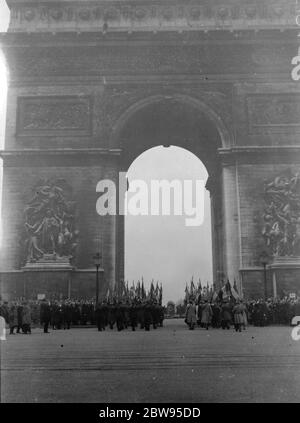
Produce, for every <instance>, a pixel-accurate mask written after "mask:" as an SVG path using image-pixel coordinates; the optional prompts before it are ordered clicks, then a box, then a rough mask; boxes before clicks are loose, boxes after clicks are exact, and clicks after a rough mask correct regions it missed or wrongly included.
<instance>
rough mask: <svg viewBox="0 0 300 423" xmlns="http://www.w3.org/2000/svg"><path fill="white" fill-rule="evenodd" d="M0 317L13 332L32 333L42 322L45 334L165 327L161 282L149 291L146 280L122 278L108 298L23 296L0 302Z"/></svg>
mask: <svg viewBox="0 0 300 423" xmlns="http://www.w3.org/2000/svg"><path fill="white" fill-rule="evenodd" d="M0 316H3V317H4V319H5V321H6V323H7V324H8V325H9V328H10V334H12V335H13V334H14V333H25V334H30V333H31V326H32V325H34V326H38V325H39V324H40V325H42V327H43V331H44V333H49V328H50V329H52V330H59V329H64V330H66V329H70V328H71V327H72V326H73V327H74V326H75V327H76V326H79V325H80V326H87V325H96V326H97V328H98V331H104V330H105V329H107V328H109V329H111V330H113V329H114V328H115V329H117V330H118V331H122V330H124V329H130V330H132V331H135V330H136V329H143V330H146V331H149V330H150V328H153V329H157V328H158V327H162V326H163V320H164V307H163V306H162V285H160V286H159V285H158V283H157V284H156V287H155V286H154V283H153V281H152V282H151V286H150V289H149V291H148V292H147V291H146V289H145V288H144V282H143V280H142V283H140V282H138V283H137V285H136V286H135V285H134V283H133V285H132V286H131V288H130V289H129V288H128V283H127V285H125V283H124V282H123V281H121V282H120V283H119V284H118V285H117V286H115V288H114V289H113V290H110V289H108V291H107V293H106V296H105V298H103V299H102V300H101V301H99V302H98V304H96V302H95V300H94V299H93V300H78V299H73V300H71V299H68V300H64V301H59V300H52V301H48V300H46V299H43V300H41V301H37V300H30V301H26V300H24V299H21V300H15V301H11V302H7V301H0Z"/></svg>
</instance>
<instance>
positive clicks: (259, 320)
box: [185, 297, 300, 332]
mask: <svg viewBox="0 0 300 423" xmlns="http://www.w3.org/2000/svg"><path fill="white" fill-rule="evenodd" d="M294 316H300V299H299V298H293V299H291V298H288V297H285V298H281V299H274V298H269V299H267V300H263V299H258V300H256V301H243V300H242V299H238V300H236V299H233V298H230V299H226V300H221V301H215V302H209V301H208V300H204V301H199V302H198V303H197V302H195V301H194V300H193V299H190V300H189V303H188V305H187V307H186V315H185V321H186V323H187V324H188V326H189V329H191V330H192V329H194V328H195V326H196V325H198V326H201V327H204V328H206V329H207V330H208V328H209V327H210V326H211V327H213V328H220V327H221V328H222V329H226V328H227V329H229V328H230V327H231V326H232V325H234V327H235V330H236V331H239V332H240V331H241V330H242V328H243V329H246V326H247V324H250V325H253V326H261V327H262V326H268V325H272V324H273V325H290V324H291V321H292V318H293V317H294Z"/></svg>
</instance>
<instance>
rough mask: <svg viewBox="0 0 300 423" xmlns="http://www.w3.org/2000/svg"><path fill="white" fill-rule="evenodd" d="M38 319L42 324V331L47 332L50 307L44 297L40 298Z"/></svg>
mask: <svg viewBox="0 0 300 423" xmlns="http://www.w3.org/2000/svg"><path fill="white" fill-rule="evenodd" d="M40 321H41V325H44V333H49V332H48V327H49V324H50V321H51V308H50V305H49V303H48V302H47V301H46V300H45V299H44V300H42V303H41V308H40Z"/></svg>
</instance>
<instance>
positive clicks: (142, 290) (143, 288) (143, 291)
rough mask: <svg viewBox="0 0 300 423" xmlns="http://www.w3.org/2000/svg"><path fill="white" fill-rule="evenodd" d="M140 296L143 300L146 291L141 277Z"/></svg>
mask: <svg viewBox="0 0 300 423" xmlns="http://www.w3.org/2000/svg"><path fill="white" fill-rule="evenodd" d="M141 297H142V300H145V299H146V291H145V287H144V280H143V278H142V289H141Z"/></svg>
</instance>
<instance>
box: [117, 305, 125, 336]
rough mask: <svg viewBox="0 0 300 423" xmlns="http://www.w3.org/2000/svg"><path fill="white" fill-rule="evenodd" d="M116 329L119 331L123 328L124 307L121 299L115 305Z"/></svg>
mask: <svg viewBox="0 0 300 423" xmlns="http://www.w3.org/2000/svg"><path fill="white" fill-rule="evenodd" d="M115 313H116V323H117V329H118V331H119V332H120V331H121V330H123V329H124V320H125V319H124V317H125V316H124V307H123V304H122V302H121V301H119V302H118V304H117V305H116V307H115Z"/></svg>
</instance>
